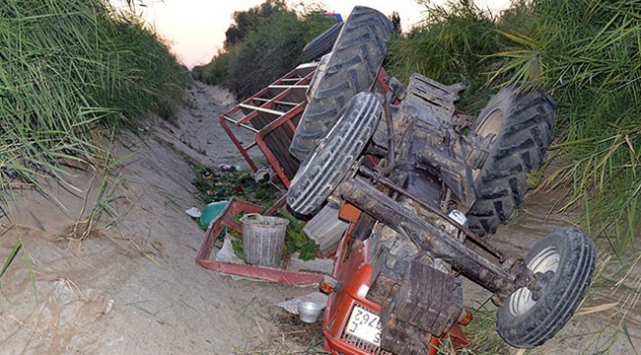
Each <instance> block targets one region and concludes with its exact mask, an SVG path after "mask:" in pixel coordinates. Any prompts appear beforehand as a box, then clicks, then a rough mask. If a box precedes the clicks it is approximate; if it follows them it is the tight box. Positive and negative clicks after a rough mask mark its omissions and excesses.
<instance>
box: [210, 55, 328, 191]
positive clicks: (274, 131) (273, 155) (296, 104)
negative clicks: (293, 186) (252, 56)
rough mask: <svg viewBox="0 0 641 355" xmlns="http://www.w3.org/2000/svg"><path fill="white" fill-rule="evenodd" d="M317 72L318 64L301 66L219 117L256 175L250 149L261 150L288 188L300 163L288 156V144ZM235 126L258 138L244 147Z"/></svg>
mask: <svg viewBox="0 0 641 355" xmlns="http://www.w3.org/2000/svg"><path fill="white" fill-rule="evenodd" d="M315 69H316V64H302V65H300V66H298V67H297V68H296V69H294V70H292V71H291V72H289V73H287V74H286V75H285V76H283V77H282V78H280V79H278V80H276V81H275V82H274V83H272V84H271V85H269V86H267V87H266V88H264V89H263V90H261V91H259V92H258V93H256V94H255V95H254V96H252V97H250V98H248V99H246V100H244V101H243V102H241V103H240V104H238V105H237V106H236V107H234V108H233V109H231V110H230V111H228V112H226V113H225V114H223V115H222V116H220V124H221V125H222V127H223V129H224V130H225V132H227V135H229V138H230V139H231V140H232V142H233V143H234V145H236V147H237V148H238V151H239V152H240V154H241V155H242V156H243V158H245V160H246V161H247V163H248V164H249V166H250V168H251V169H252V170H253V171H254V172H256V171H257V170H258V169H259V167H258V165H257V164H256V162H255V161H254V160H253V159H252V158H251V157H250V156H249V154H248V151H249V150H251V149H253V148H255V147H258V148H259V149H260V151H261V152H262V153H263V155H264V156H265V158H267V161H268V163H269V165H270V166H271V167H272V169H273V170H274V172H275V173H276V176H278V178H279V179H280V180H281V181H282V182H283V184H284V185H285V187H286V188H288V187H289V184H290V181H291V179H292V178H293V177H294V175H295V174H296V171H297V170H298V164H299V162H298V160H296V159H295V158H294V157H292V156H291V155H290V154H289V151H288V149H289V144H290V143H291V140H292V137H293V135H294V131H295V129H296V124H297V123H298V120H300V116H301V115H302V112H303V111H304V109H305V105H306V104H307V101H306V100H305V91H306V90H307V88H308V86H309V85H308V84H309V83H310V81H311V80H312V77H313V76H314V73H315ZM233 127H241V128H243V129H247V130H249V131H251V132H253V133H255V135H256V136H255V139H254V140H253V141H252V142H250V143H249V144H246V145H243V143H241V142H240V140H239V139H238V138H237V137H236V135H235V134H234V131H233V130H232V128H233Z"/></svg>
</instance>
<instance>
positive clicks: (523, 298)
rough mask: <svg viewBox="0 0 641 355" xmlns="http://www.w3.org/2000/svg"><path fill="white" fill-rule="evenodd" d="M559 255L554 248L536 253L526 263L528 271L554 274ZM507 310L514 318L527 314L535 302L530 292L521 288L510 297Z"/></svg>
mask: <svg viewBox="0 0 641 355" xmlns="http://www.w3.org/2000/svg"><path fill="white" fill-rule="evenodd" d="M560 259H561V255H560V254H559V252H558V250H557V249H556V248H555V247H547V248H545V249H543V250H542V251H541V252H540V253H538V254H537V255H536V256H535V257H534V258H532V260H530V261H529V262H528V263H527V267H528V269H530V270H532V272H534V273H535V274H536V273H537V272H540V273H546V272H548V271H552V272H554V273H556V270H557V269H558V268H559V261H560ZM508 302H509V310H510V313H512V315H514V316H518V315H521V314H524V313H526V312H528V311H529V310H530V309H532V307H534V305H535V304H536V302H537V301H535V300H533V299H532V291H530V290H529V289H528V288H527V287H521V288H519V289H518V290H516V291H514V293H513V294H512V295H511V296H510V299H509V300H508Z"/></svg>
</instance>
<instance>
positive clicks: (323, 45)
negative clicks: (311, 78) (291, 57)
mask: <svg viewBox="0 0 641 355" xmlns="http://www.w3.org/2000/svg"><path fill="white" fill-rule="evenodd" d="M341 28H343V23H342V22H338V23H335V24H334V25H333V26H332V27H330V28H328V29H326V30H325V32H323V33H321V34H320V35H318V37H316V38H314V39H313V40H311V41H310V42H309V43H307V45H306V46H305V48H303V57H305V59H307V60H309V61H315V60H316V59H318V58H320V57H322V56H324V55H325V54H327V53H329V52H331V51H332V47H334V43H335V42H336V39H337V38H338V34H339V33H340V32H341Z"/></svg>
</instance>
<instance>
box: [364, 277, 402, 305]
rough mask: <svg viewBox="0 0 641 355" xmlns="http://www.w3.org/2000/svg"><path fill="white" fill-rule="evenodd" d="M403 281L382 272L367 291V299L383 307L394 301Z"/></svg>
mask: <svg viewBox="0 0 641 355" xmlns="http://www.w3.org/2000/svg"><path fill="white" fill-rule="evenodd" d="M401 282H402V281H401V280H399V279H397V278H395V277H390V276H389V275H386V274H384V273H382V272H380V273H378V275H377V276H376V279H374V282H373V283H372V286H371V287H370V288H369V291H367V296H366V298H367V299H368V300H370V301H372V302H374V303H378V304H380V305H383V304H384V303H385V302H389V300H391V299H393V298H394V296H395V295H396V292H397V291H398V289H399V288H400V285H401Z"/></svg>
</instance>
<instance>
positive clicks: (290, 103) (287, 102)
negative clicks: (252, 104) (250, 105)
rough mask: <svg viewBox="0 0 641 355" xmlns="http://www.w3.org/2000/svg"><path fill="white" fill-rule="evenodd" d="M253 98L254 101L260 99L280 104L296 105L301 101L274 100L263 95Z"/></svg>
mask: <svg viewBox="0 0 641 355" xmlns="http://www.w3.org/2000/svg"><path fill="white" fill-rule="evenodd" d="M252 100H254V101H260V102H270V101H271V102H273V103H275V104H278V105H287V106H296V105H298V104H299V102H289V101H274V100H273V99H265V98H262V97H254V98H253V99H252Z"/></svg>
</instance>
